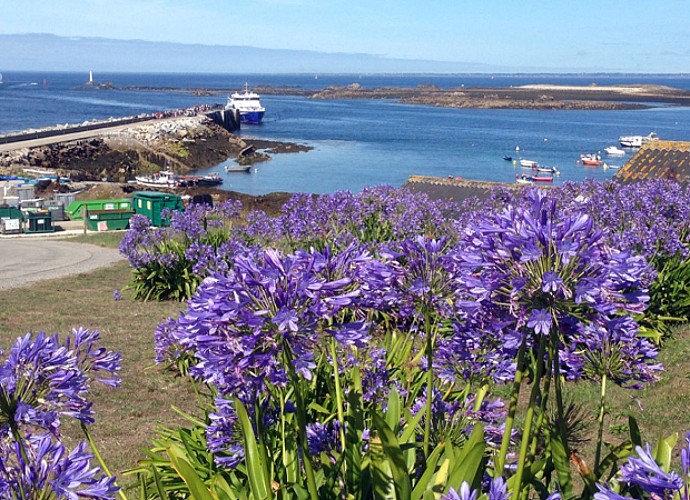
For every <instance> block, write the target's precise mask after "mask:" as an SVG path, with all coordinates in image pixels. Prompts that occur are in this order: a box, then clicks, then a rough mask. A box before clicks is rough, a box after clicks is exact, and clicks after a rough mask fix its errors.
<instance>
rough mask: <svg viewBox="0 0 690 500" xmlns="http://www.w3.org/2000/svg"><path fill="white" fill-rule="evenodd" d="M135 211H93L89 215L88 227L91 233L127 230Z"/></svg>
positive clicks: (87, 219)
mask: <svg viewBox="0 0 690 500" xmlns="http://www.w3.org/2000/svg"><path fill="white" fill-rule="evenodd" d="M132 215H134V210H91V211H90V212H88V214H87V218H86V227H87V228H88V229H90V230H91V231H114V230H117V229H127V226H129V219H130V218H131V217H132Z"/></svg>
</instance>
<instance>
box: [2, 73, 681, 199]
mask: <svg viewBox="0 0 690 500" xmlns="http://www.w3.org/2000/svg"><path fill="white" fill-rule="evenodd" d="M88 77H89V75H88V72H86V73H52V72H51V73H48V72H46V73H41V72H32V73H29V72H11V71H6V70H5V71H3V83H2V84H0V134H1V133H8V132H12V131H20V130H26V129H38V128H43V127H50V126H55V125H58V124H79V123H82V122H84V121H88V120H94V119H107V118H109V117H125V116H133V115H137V114H140V113H153V112H156V111H165V110H171V109H178V108H184V107H190V106H195V105H198V104H224V103H225V100H226V98H227V95H225V94H226V92H225V91H224V92H222V93H221V94H219V95H210V96H197V95H193V93H192V92H190V91H189V90H188V89H192V88H204V89H209V90H215V89H224V90H227V91H230V89H232V90H241V89H243V88H244V86H245V83H246V84H247V85H248V86H249V88H250V89H251V88H252V87H253V86H259V85H270V86H274V87H291V88H300V89H310V90H318V89H322V88H325V87H328V86H331V85H341V86H345V85H349V84H351V83H358V84H360V85H362V86H363V87H365V88H375V87H417V86H418V85H424V84H432V85H436V86H437V87H439V88H461V87H511V86H513V87H514V86H520V85H526V84H539V83H544V84H560V85H614V84H659V85H667V86H670V87H676V88H681V89H685V90H690V75H680V76H671V75H622V74H576V75H573V74H570V75H531V74H516V75H484V74H467V75H464V74H457V75H435V74H430V75H419V74H412V75H401V74H396V75H369V74H363V75H358V74H346V75H335V74H327V75H320V74H319V75H314V74H294V75H286V74H280V75H268V74H261V75H221V74H139V73H136V74H135V73H103V74H94V81H95V82H96V83H105V82H109V83H111V84H112V85H113V87H114V89H113V90H97V89H94V88H89V87H87V86H85V83H86V81H87V80H88ZM123 87H139V88H141V87H148V88H150V89H149V90H123V89H122V88H123ZM261 100H262V103H263V105H264V106H265V108H266V115H265V118H264V121H263V123H262V124H261V125H258V126H249V125H247V126H243V128H242V130H241V131H239V133H238V134H239V135H240V136H242V137H244V138H256V139H266V140H274V141H285V142H295V143H300V144H305V145H308V146H311V147H312V148H313V149H312V150H310V151H308V152H300V153H286V154H272V155H271V156H272V159H271V160H270V161H266V162H262V163H258V164H256V165H255V166H254V167H253V168H252V169H251V171H250V172H248V173H245V172H231V173H226V172H225V170H224V166H225V164H224V163H221V164H219V165H216V166H213V167H211V168H208V169H204V170H199V173H202V174H204V173H211V172H218V173H219V174H220V175H221V176H222V177H223V179H224V183H223V185H222V187H223V189H227V190H232V191H239V192H242V193H247V194H252V195H261V194H267V193H270V192H293V193H294V192H311V193H331V192H335V191H340V190H349V191H352V192H359V191H361V190H362V189H363V188H365V187H367V186H375V185H382V184H386V185H393V186H401V185H403V184H404V183H405V182H406V181H407V179H408V178H409V177H410V176H412V175H429V176H438V177H459V178H463V179H469V180H481V181H498V182H515V179H516V176H519V175H521V174H523V173H528V174H530V173H531V171H526V172H525V171H524V170H523V169H521V168H520V166H519V164H517V165H516V164H515V163H516V162H513V161H506V160H505V159H504V157H506V156H509V157H512V158H513V159H515V160H519V159H520V158H525V159H529V160H535V161H538V162H539V163H540V164H543V165H547V166H555V167H556V168H557V169H558V170H559V172H560V175H559V176H557V177H556V178H555V182H554V183H555V184H562V183H563V182H566V181H582V180H584V179H589V178H593V179H598V180H605V179H609V178H611V177H613V176H614V175H615V173H616V172H617V169H616V168H615V167H620V166H622V165H623V164H624V163H625V162H626V160H627V159H628V158H630V156H631V153H632V152H631V151H628V152H627V154H626V156H624V157H622V158H613V157H611V158H607V157H606V155H605V153H604V151H603V150H604V148H606V147H607V146H611V145H618V137H619V136H621V135H647V134H648V133H650V132H656V133H657V134H658V136H659V137H660V138H662V139H666V140H685V141H687V140H690V108H688V107H677V106H668V105H664V106H658V107H654V108H651V109H644V110H625V111H580V110H577V111H541V110H492V109H445V108H435V107H430V106H419V105H405V104H399V103H397V102H395V101H394V100H327V101H323V100H313V99H309V98H308V97H295V96H289V95H265V96H262V99H261ZM596 152H601V154H602V156H603V157H604V160H605V161H606V163H607V165H609V166H611V167H613V168H607V169H604V168H602V167H601V166H600V167H587V166H583V165H582V164H581V163H580V162H579V158H580V155H581V154H585V153H596Z"/></svg>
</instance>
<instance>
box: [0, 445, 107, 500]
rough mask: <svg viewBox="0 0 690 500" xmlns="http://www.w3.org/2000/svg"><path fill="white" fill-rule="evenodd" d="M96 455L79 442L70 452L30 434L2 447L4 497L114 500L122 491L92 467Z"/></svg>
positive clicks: (1, 492) (0, 480) (0, 482)
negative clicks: (19, 441)
mask: <svg viewBox="0 0 690 500" xmlns="http://www.w3.org/2000/svg"><path fill="white" fill-rule="evenodd" d="M92 458H93V455H92V454H90V453H88V451H87V449H86V443H85V442H83V441H82V442H80V443H79V444H78V445H77V447H76V448H74V449H73V450H72V451H68V450H67V449H66V448H65V447H64V445H63V444H62V443H61V442H59V441H54V440H53V437H52V436H51V435H50V434H41V435H30V436H28V438H26V439H24V440H22V442H21V444H20V443H18V442H16V441H15V442H11V443H10V442H7V441H3V442H2V443H1V444H0V496H1V497H2V498H17V499H23V498H53V495H54V498H65V499H69V500H76V499H77V498H94V499H101V500H112V499H114V498H115V494H116V493H117V492H118V491H119V487H118V486H117V485H116V484H115V478H113V477H108V476H106V475H104V474H103V473H102V472H101V470H100V468H98V467H93V466H92V465H91V459H92Z"/></svg>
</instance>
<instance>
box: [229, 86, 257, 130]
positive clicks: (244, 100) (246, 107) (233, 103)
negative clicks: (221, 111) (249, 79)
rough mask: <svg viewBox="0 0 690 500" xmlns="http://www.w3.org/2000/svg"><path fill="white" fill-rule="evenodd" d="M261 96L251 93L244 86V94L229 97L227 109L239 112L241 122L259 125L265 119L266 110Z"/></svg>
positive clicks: (234, 94) (236, 93) (237, 93)
mask: <svg viewBox="0 0 690 500" xmlns="http://www.w3.org/2000/svg"><path fill="white" fill-rule="evenodd" d="M260 99H261V96H259V94H257V93H255V92H249V87H248V86H247V84H246V83H245V84H244V93H242V94H240V93H239V92H235V93H233V94H231V95H230V97H228V102H227V104H226V105H225V109H232V110H237V111H238V112H239V114H240V122H241V123H247V124H250V125H259V124H260V123H261V120H263V118H264V113H265V112H266V108H264V107H263V106H262V105H261V100H260Z"/></svg>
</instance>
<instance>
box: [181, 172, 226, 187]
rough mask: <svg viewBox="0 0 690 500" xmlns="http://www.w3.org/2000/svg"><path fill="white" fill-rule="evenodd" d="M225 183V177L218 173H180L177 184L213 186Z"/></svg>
mask: <svg viewBox="0 0 690 500" xmlns="http://www.w3.org/2000/svg"><path fill="white" fill-rule="evenodd" d="M219 184H223V178H222V177H221V176H220V175H218V174H217V173H215V172H214V173H212V174H207V175H201V176H199V175H179V176H177V185H178V186H180V187H183V186H184V187H194V186H198V187H211V186H218V185H219Z"/></svg>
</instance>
